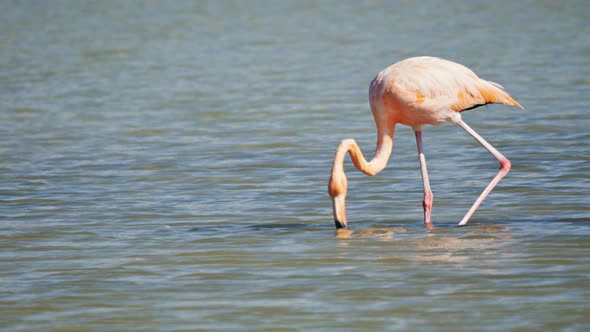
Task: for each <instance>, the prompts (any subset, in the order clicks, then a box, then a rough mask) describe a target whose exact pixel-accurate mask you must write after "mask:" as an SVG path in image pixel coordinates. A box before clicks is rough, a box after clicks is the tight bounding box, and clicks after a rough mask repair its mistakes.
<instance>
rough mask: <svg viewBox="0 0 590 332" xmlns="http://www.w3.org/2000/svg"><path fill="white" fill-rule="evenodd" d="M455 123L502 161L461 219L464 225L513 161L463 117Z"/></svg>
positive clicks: (460, 224)
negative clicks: (493, 175)
mask: <svg viewBox="0 0 590 332" xmlns="http://www.w3.org/2000/svg"><path fill="white" fill-rule="evenodd" d="M455 123H457V124H458V125H459V126H461V127H462V128H463V129H465V131H467V132H468V133H469V135H471V136H473V138H475V140H477V141H478V142H479V144H481V145H482V146H483V147H484V148H486V149H487V150H488V151H489V152H490V153H491V154H492V155H493V156H494V157H496V159H498V161H499V162H500V170H499V171H498V174H496V176H495V177H494V178H493V179H492V181H491V182H490V184H488V186H487V187H486V188H485V189H484V191H483V192H482V193H481V194H480V195H479V197H478V198H477V200H476V201H475V203H473V206H471V209H469V211H467V214H465V216H464V217H463V219H461V221H460V222H459V224H457V225H458V226H463V225H465V224H467V222H468V221H469V218H471V216H472V215H473V213H475V210H477V208H478V207H479V206H480V205H481V203H482V202H483V201H484V200H485V198H486V197H487V196H488V195H489V193H490V192H491V191H492V189H494V187H495V186H496V185H497V184H498V182H500V180H502V179H503V178H504V177H505V176H506V174H508V172H509V171H510V167H511V163H510V160H508V158H506V157H504V155H503V154H501V153H500V152H499V151H498V150H496V148H494V147H493V146H492V145H491V144H490V143H488V142H487V141H486V140H485V139H483V137H481V136H479V134H478V133H476V132H475V130H473V129H472V128H471V127H469V126H468V125H467V123H465V122H464V121H463V120H462V119H458V120H456V121H455Z"/></svg>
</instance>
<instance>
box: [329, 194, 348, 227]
mask: <svg viewBox="0 0 590 332" xmlns="http://www.w3.org/2000/svg"><path fill="white" fill-rule="evenodd" d="M345 197H346V196H344V195H338V196H335V197H332V209H333V211H334V224H335V225H336V228H348V226H347V223H346V205H345V202H344V200H345Z"/></svg>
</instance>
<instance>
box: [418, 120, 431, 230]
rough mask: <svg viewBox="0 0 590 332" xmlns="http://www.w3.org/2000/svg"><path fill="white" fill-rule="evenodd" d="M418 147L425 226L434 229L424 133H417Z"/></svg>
mask: <svg viewBox="0 0 590 332" xmlns="http://www.w3.org/2000/svg"><path fill="white" fill-rule="evenodd" d="M415 134H416V145H417V146H418V158H419V159H420V170H421V171H422V182H423V183H424V201H423V202H422V206H423V207H424V226H425V227H426V228H428V229H430V228H432V221H431V215H432V200H433V198H434V196H433V195H432V190H431V189H430V181H429V180H428V170H427V169H426V157H424V150H423V149H422V131H420V130H417V131H415Z"/></svg>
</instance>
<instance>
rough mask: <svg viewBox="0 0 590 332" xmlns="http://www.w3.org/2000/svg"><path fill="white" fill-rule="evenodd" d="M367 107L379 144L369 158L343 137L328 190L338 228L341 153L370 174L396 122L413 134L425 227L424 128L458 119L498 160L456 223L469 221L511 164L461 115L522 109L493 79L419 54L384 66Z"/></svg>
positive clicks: (343, 187) (428, 200)
mask: <svg viewBox="0 0 590 332" xmlns="http://www.w3.org/2000/svg"><path fill="white" fill-rule="evenodd" d="M369 101H370V105H371V111H372V113H373V117H374V119H375V124H376V126H377V147H376V150H375V154H374V157H373V159H372V160H371V161H369V162H367V160H366V159H365V157H364V156H363V153H362V152H361V150H360V148H359V146H358V145H357V143H356V142H355V141H354V140H353V139H345V140H343V141H342V142H341V143H340V145H339V146H338V148H337V149H336V153H335V155H334V161H333V164H332V172H331V176H330V181H329V184H328V193H329V195H330V197H331V199H332V210H333V214H334V223H335V225H336V228H347V227H348V223H347V220H346V205H345V199H346V192H347V180H346V175H345V174H344V157H345V156H346V154H347V153H348V154H350V157H351V159H352V162H353V164H354V166H355V167H356V168H357V169H358V170H359V171H361V172H363V173H365V174H366V175H369V176H373V175H375V174H377V173H379V172H380V171H381V170H382V169H383V168H385V166H386V164H387V161H388V160H389V157H390V156H391V150H392V148H393V137H394V130H395V126H396V125H397V124H398V123H400V124H403V125H407V126H410V127H412V129H413V130H414V133H415V136H416V145H417V147H418V158H419V161H420V170H421V173H422V182H423V186H424V200H423V202H422V206H423V208H424V226H425V227H426V228H428V229H431V228H432V220H431V214H432V202H433V195H432V190H431V189H430V182H429V180H428V171H427V168H426V158H425V156H424V150H423V147H422V127H423V126H424V125H426V124H429V125H434V126H437V125H440V124H442V123H444V122H446V121H450V122H453V123H456V124H457V125H459V126H460V127H461V128H463V129H464V130H465V131H467V133H469V135H471V136H472V137H473V138H474V139H475V140H476V141H477V142H479V143H480V144H481V145H482V146H483V147H484V148H486V149H487V150H488V151H489V152H490V153H491V154H492V155H493V156H494V157H495V158H496V159H498V161H499V162H500V169H499V171H498V173H497V174H496V175H495V176H494V178H493V179H492V180H491V182H490V183H489V184H488V186H487V187H486V188H485V189H484V190H483V192H482V193H481V194H480V195H479V197H478V198H477V199H476V200H475V202H474V203H473V205H472V206H471V208H470V209H469V210H468V211H467V213H466V214H465V216H464V217H463V219H461V221H459V223H458V226H464V225H465V224H467V222H468V221H469V219H470V218H471V216H472V215H473V213H474V212H475V211H476V210H477V208H478V207H479V206H480V205H481V203H482V202H483V201H484V199H485V198H486V197H487V196H488V194H489V193H490V192H491V191H492V189H493V188H494V187H495V186H496V185H497V184H498V182H500V180H502V178H504V177H505V176H506V174H507V173H508V171H510V167H511V163H510V160H508V158H506V157H505V156H504V155H502V154H501V153H500V152H499V151H498V150H497V149H496V148H494V147H493V146H492V145H491V144H490V143H488V142H487V141H486V140H485V139H483V138H482V137H481V136H480V135H479V134H478V133H477V132H475V130H473V129H472V128H471V127H470V126H468V125H467V123H465V121H463V120H462V119H461V112H463V111H466V110H470V109H473V108H476V107H479V106H483V105H486V104H492V103H494V104H505V105H513V106H516V107H519V108H521V109H522V108H523V107H522V106H521V105H520V104H519V103H518V102H517V101H515V100H514V99H512V98H511V97H510V95H509V94H508V93H507V92H505V91H504V88H503V87H502V86H501V85H500V84H497V83H494V82H490V81H486V80H483V79H481V78H479V77H478V76H477V75H476V74H475V73H474V72H473V71H471V70H470V69H469V68H467V67H465V66H463V65H461V64H458V63H455V62H452V61H449V60H444V59H441V58H435V57H429V56H422V57H414V58H408V59H406V60H402V61H400V62H398V63H395V64H393V65H391V66H389V67H387V68H386V69H384V70H382V71H381V72H379V73H378V74H377V76H375V78H374V79H373V80H372V81H371V86H370V89H369Z"/></svg>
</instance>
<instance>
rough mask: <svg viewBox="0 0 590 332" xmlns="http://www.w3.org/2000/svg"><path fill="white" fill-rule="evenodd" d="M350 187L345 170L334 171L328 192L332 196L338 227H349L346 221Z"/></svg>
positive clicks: (335, 221)
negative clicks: (347, 193) (346, 201)
mask: <svg viewBox="0 0 590 332" xmlns="http://www.w3.org/2000/svg"><path fill="white" fill-rule="evenodd" d="M347 188H348V184H347V180H346V175H344V172H332V176H331V177H330V182H329V184H328V193H329V194H330V197H331V198H332V210H333V212H334V224H335V225H336V228H347V227H348V226H347V223H346V203H345V200H346V191H347Z"/></svg>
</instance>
